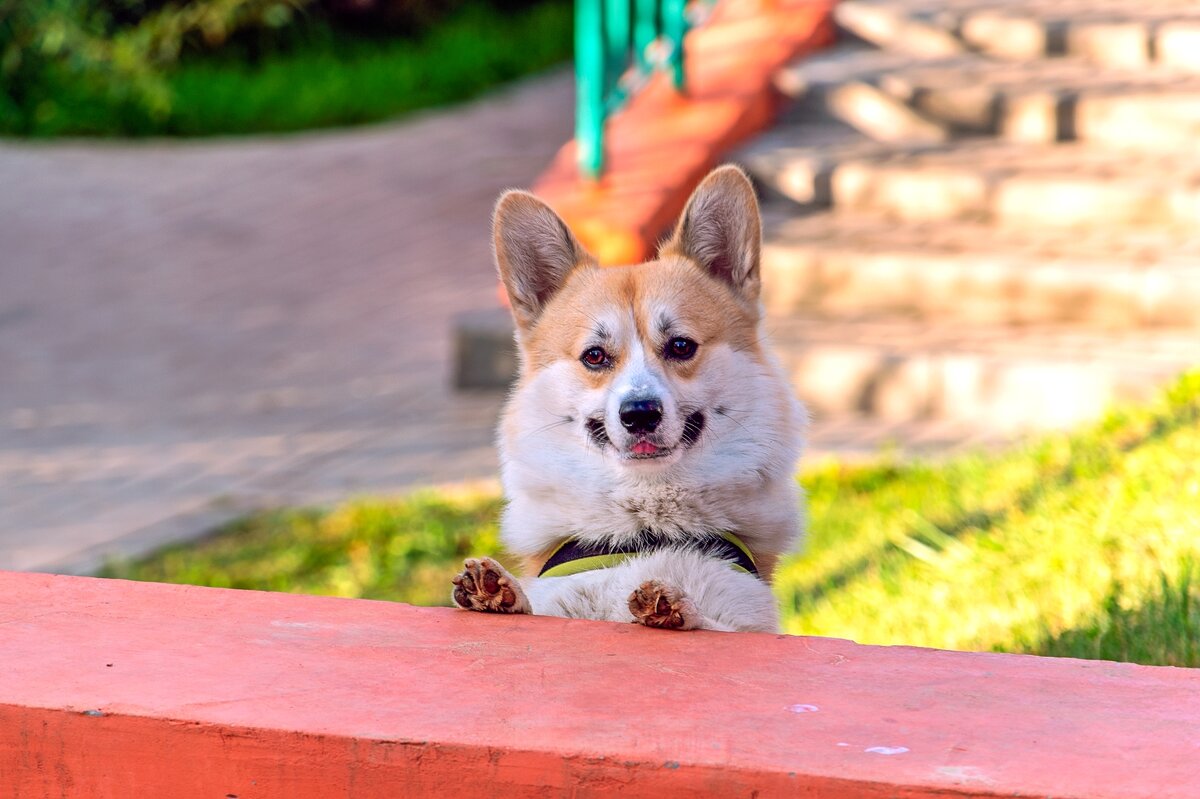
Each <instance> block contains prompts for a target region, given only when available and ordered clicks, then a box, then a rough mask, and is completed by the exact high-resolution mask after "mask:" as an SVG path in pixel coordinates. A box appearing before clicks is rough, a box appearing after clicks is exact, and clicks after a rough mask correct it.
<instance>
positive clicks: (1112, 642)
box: [109, 373, 1200, 666]
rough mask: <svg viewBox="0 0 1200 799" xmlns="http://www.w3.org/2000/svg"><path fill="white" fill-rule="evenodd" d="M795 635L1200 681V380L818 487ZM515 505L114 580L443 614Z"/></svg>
mask: <svg viewBox="0 0 1200 799" xmlns="http://www.w3.org/2000/svg"><path fill="white" fill-rule="evenodd" d="M802 482H803V483H804V485H805V487H806V489H807V490H808V494H809V502H810V515H811V522H810V530H811V532H810V535H809V546H808V549H807V550H806V551H805V552H804V553H802V554H800V555H796V556H793V557H791V558H789V559H787V560H786V561H784V562H783V564H782V565H781V567H780V569H779V571H778V574H777V581H776V591H777V593H778V595H779V598H780V601H781V604H782V607H783V612H784V625H785V629H786V630H787V631H788V632H792V633H804V634H815V635H828V636H836V637H841V638H850V639H853V640H856V641H859V642H862V643H878V644H912V645H920V646H934V647H944V648H952V649H971V650H999V651H1017V652H1034V653H1041V654H1050V655H1058V656H1071V657H1089V658H1105V659H1114V660H1133V661H1136V662H1143V663H1160V664H1170V665H1188V666H1200V609H1198V608H1200V567H1197V566H1194V565H1193V564H1198V563H1200V373H1196V374H1193V375H1190V376H1188V377H1185V378H1183V379H1182V380H1181V381H1180V382H1179V383H1178V384H1177V385H1176V386H1175V387H1174V388H1173V389H1172V390H1171V391H1169V392H1167V393H1165V394H1164V395H1163V397H1162V399H1161V400H1160V401H1159V402H1157V403H1155V404H1153V405H1151V406H1147V407H1143V408H1137V409H1130V410H1125V411H1121V412H1118V413H1114V414H1112V415H1111V416H1110V417H1109V418H1108V419H1106V420H1105V421H1104V422H1102V423H1100V424H1098V425H1095V426H1093V427H1091V428H1089V429H1086V430H1083V431H1081V432H1078V433H1076V434H1073V435H1052V436H1047V437H1044V438H1042V439H1039V440H1037V441H1034V442H1031V443H1029V444H1027V445H1025V446H1022V447H1018V448H1016V449H1013V450H1011V451H1009V452H1005V453H1002V454H998V455H983V454H979V455H971V456H966V457H962V458H958V459H955V460H953V461H950V462H948V463H944V464H937V465H933V464H921V463H918V464H899V463H894V462H890V461H884V462H880V463H876V464H873V465H867V466H837V465H827V466H823V467H819V468H817V469H814V470H811V471H809V472H807V473H806V474H805V475H803V477H802ZM499 503H500V500H499V497H498V496H497V495H496V494H495V493H494V492H489V491H484V492H475V493H467V494H449V493H443V494H429V493H426V494H418V495H414V496H412V497H408V498H401V499H394V500H364V501H358V502H352V503H348V504H346V505H344V506H341V507H339V508H336V509H334V510H332V511H329V512H319V511H289V512H280V513H274V514H265V515H259V516H255V517H252V518H250V519H247V520H245V521H243V522H241V523H240V524H238V525H235V526H234V527H232V528H230V529H229V530H227V531H225V532H224V533H222V534H221V535H219V536H217V537H215V538H212V539H210V540H208V541H205V542H202V543H200V544H197V545H194V546H192V547H186V548H176V549H173V550H170V551H168V552H165V553H162V554H160V555H158V556H155V557H152V558H149V559H147V560H145V561H143V562H141V563H138V564H133V565H124V566H118V567H113V568H112V569H110V570H109V574H110V575H115V576H127V577H133V578H135V579H149V580H166V581H171V582H189V583H198V584H204V585H224V586H232V587H244V588H263V589H269V590H291V591H302V592H313V593H330V594H336V595H339V596H368V597H374V598H390V599H398V600H402V601H408V602H416V603H421V604H431V603H436V604H445V603H446V601H447V599H448V597H447V590H446V587H447V585H448V578H449V576H450V575H451V574H452V572H453V569H454V567H455V566H456V565H457V561H458V560H460V559H461V558H462V557H463V556H464V555H466V554H468V553H494V552H497V551H498V541H497V531H496V515H497V512H498V510H499Z"/></svg>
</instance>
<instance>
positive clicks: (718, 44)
mask: <svg viewBox="0 0 1200 799" xmlns="http://www.w3.org/2000/svg"><path fill="white" fill-rule="evenodd" d="M833 5H834V0H719V1H718V3H717V5H716V10H715V11H714V13H713V16H712V18H711V19H710V20H709V21H708V22H706V23H705V24H704V25H703V26H702V27H699V28H697V29H695V30H693V31H692V32H690V33H689V34H688V35H687V38H686V39H685V43H684V49H685V50H686V52H687V60H686V65H685V66H686V73H687V79H686V85H687V91H686V92H685V93H682V94H681V93H679V92H677V91H676V90H675V87H674V84H673V82H672V80H671V77H670V76H669V75H666V74H659V75H657V76H656V77H655V78H653V79H652V80H651V81H650V82H649V83H648V84H647V86H646V87H645V88H644V89H642V90H641V91H640V92H639V93H638V94H637V95H636V96H634V97H633V99H632V100H631V101H630V102H629V104H628V105H627V106H626V107H625V108H624V109H623V110H621V111H620V112H619V113H617V114H616V115H615V116H613V117H611V118H610V119H609V121H608V123H607V128H606V133H605V142H606V144H605V159H606V160H605V167H604V173H603V175H602V176H601V178H600V180H598V181H593V180H588V179H585V178H581V177H580V174H579V169H578V152H577V149H576V146H575V144H574V143H573V142H571V143H568V144H567V145H566V146H564V147H563V148H562V150H561V151H560V152H559V153H558V156H557V157H556V158H555V160H554V162H553V163H552V164H551V165H550V166H549V168H547V170H546V171H545V172H544V173H543V174H542V175H541V177H539V178H538V180H537V182H536V183H535V184H534V186H533V190H534V192H535V193H536V194H538V195H539V196H541V197H542V198H543V199H544V200H546V201H547V202H548V203H549V204H550V205H551V206H553V207H554V209H555V210H556V211H558V213H559V214H561V215H562V216H563V218H564V219H566V220H567V222H568V223H569V224H570V225H571V229H572V230H574V231H575V233H576V235H578V236H579V238H580V240H581V241H582V242H583V244H584V246H585V247H587V248H588V250H590V251H591V252H592V254H594V255H595V256H597V257H598V258H599V259H600V261H601V263H605V264H628V263H637V262H639V261H642V260H645V259H646V258H649V257H652V256H653V254H654V248H655V245H656V244H657V242H658V241H659V239H660V237H661V236H662V234H663V233H664V232H666V231H667V228H668V227H669V226H670V225H671V224H673V223H674V222H675V220H676V218H677V217H678V216H679V213H680V212H681V211H682V210H683V205H684V203H685V202H686V201H687V198H688V195H689V194H690V193H691V191H692V189H694V188H695V187H696V184H697V183H699V182H700V179H701V178H703V177H704V175H705V174H706V173H707V172H708V171H709V170H710V169H712V168H713V167H714V166H716V165H717V164H719V163H721V162H722V160H723V159H724V158H725V157H726V155H727V153H728V152H729V151H730V150H731V149H732V148H734V147H735V146H737V145H738V144H740V143H741V142H743V141H745V140H746V139H748V138H749V137H751V136H753V135H754V134H756V133H759V132H761V131H762V130H763V129H765V128H767V127H769V126H770V124H771V123H772V122H773V121H774V119H775V114H776V112H777V111H778V109H779V106H780V96H779V93H778V92H777V91H776V89H775V87H774V77H775V74H776V72H777V70H778V69H779V68H780V67H782V66H783V65H784V64H786V63H787V62H788V61H790V60H791V59H793V58H796V57H798V56H801V55H803V54H805V53H808V52H811V51H813V50H816V49H818V48H820V47H824V46H826V45H828V44H829V43H831V42H832V41H833V37H834V28H833V21H832V8H833Z"/></svg>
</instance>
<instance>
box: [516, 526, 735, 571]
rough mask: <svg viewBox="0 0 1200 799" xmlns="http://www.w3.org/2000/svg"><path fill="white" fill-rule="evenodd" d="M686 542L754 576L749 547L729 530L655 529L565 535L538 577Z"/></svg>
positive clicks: (587, 568) (613, 563)
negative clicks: (613, 535)
mask: <svg viewBox="0 0 1200 799" xmlns="http://www.w3.org/2000/svg"><path fill="white" fill-rule="evenodd" d="M680 544H687V545H689V546H694V547H696V548H698V549H702V550H703V551H704V554H705V555H709V556H711V557H714V558H717V559H719V560H727V561H729V565H730V566H732V567H733V568H734V569H737V570H738V571H741V572H745V573H746V574H752V575H754V576H755V577H757V576H758V566H757V565H755V563H754V556H753V555H751V554H750V549H749V547H747V546H746V545H745V544H744V543H743V542H742V539H740V538H738V537H737V536H736V535H734V534H733V533H721V534H720V535H713V536H708V537H706V538H702V539H699V540H693V541H687V542H681V541H678V540H673V539H670V538H667V537H666V536H662V535H659V534H657V533H650V532H643V533H642V534H641V535H640V536H638V537H637V538H636V539H634V540H633V541H630V542H628V543H625V544H617V545H611V544H595V543H589V542H585V541H579V540H577V539H575V538H568V539H567V540H565V541H563V542H562V543H561V544H559V545H558V548H557V549H555V550H554V552H553V553H551V555H550V558H549V559H548V560H547V561H546V563H545V565H544V566H542V570H541V571H539V572H538V577H565V576H567V575H569V574H579V573H580V572H586V571H592V570H593V569H607V568H611V567H613V566H618V565H620V564H622V563H624V562H625V561H627V560H629V559H630V558H632V557H635V556H637V555H645V554H646V553H648V552H653V551H655V550H659V549H665V548H667V547H675V546H679V545H680Z"/></svg>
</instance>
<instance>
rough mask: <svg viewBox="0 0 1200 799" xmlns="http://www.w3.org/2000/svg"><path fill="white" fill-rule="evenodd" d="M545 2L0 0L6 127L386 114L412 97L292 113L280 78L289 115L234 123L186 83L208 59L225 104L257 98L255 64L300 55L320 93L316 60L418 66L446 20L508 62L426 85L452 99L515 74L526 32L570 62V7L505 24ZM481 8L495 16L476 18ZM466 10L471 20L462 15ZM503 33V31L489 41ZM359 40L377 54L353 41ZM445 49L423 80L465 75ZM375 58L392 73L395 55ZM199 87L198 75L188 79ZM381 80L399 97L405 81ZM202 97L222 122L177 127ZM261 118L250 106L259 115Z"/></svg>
mask: <svg viewBox="0 0 1200 799" xmlns="http://www.w3.org/2000/svg"><path fill="white" fill-rule="evenodd" d="M538 4H539V3H538V0H174V1H172V0H0V134H8V135H20V136H56V135H113V134H116V135H140V134H179V133H184V134H208V133H225V132H252V131H255V130H293V129H299V128H304V127H309V126H318V125H328V124H347V123H352V122H360V121H367V120H368V119H379V118H384V117H386V116H388V115H389V114H390V113H398V112H401V111H406V110H411V107H412V105H413V104H412V103H411V102H409V103H406V102H393V103H390V104H389V103H388V102H374V103H371V104H369V110H368V111H367V112H365V113H363V112H359V113H350V114H346V113H344V112H342V111H341V110H340V109H334V110H333V111H332V112H329V111H326V110H325V109H320V108H315V109H314V108H304V109H300V111H299V112H298V113H296V114H294V115H292V116H294V118H292V117H290V116H289V109H288V108H286V102H284V103H282V104H281V102H280V100H279V98H278V88H277V86H272V88H271V91H272V92H274V93H275V94H274V96H273V97H272V98H270V100H269V101H267V100H262V101H261V102H260V105H261V106H262V109H263V113H268V114H280V115H281V118H280V119H278V120H271V119H257V120H256V119H253V118H251V119H247V116H248V115H247V113H246V112H244V111H242V112H234V113H231V118H232V119H233V120H236V121H235V122H231V123H229V124H230V125H231V127H226V122H225V120H224V118H223V114H222V113H221V111H222V110H223V109H219V108H218V109H217V112H218V113H217V115H216V117H215V118H213V117H212V113H213V107H212V106H213V105H214V103H212V102H205V101H206V100H207V99H208V98H206V97H204V96H200V97H199V98H195V97H184V98H183V99H182V100H181V98H180V90H179V85H178V84H179V82H180V81H182V82H183V83H185V84H188V76H187V74H186V73H187V71H188V69H189V68H190V67H196V68H198V69H199V71H200V72H201V73H202V75H203V79H204V81H206V82H207V81H211V80H212V79H213V78H214V74H213V71H212V69H211V67H212V65H213V64H215V65H216V67H217V70H218V71H219V72H220V74H218V75H216V76H215V77H216V78H217V81H216V83H217V85H215V86H214V88H215V90H216V92H217V94H218V95H219V101H220V102H222V103H227V102H229V101H230V98H232V101H233V102H240V98H241V97H243V96H244V97H246V98H248V101H249V102H250V103H251V104H252V105H253V104H254V103H255V102H256V101H257V100H256V91H257V90H258V87H257V86H256V85H255V81H256V77H255V73H256V71H258V70H259V69H260V68H265V67H267V66H271V65H274V64H276V63H277V62H279V61H280V60H281V59H283V60H285V61H287V62H288V63H287V64H285V65H284V66H285V69H286V68H290V65H291V64H294V65H296V67H297V69H298V72H299V75H298V79H297V80H296V81H294V85H293V86H292V87H291V89H292V91H295V90H296V89H298V88H301V87H302V88H303V89H304V90H305V91H309V92H310V94H311V91H310V90H311V89H312V88H313V87H312V82H313V79H314V78H313V73H314V72H315V71H316V70H315V69H314V62H319V63H320V70H321V71H327V70H329V68H330V61H331V59H332V61H333V62H334V64H333V66H334V68H335V69H336V68H337V66H338V63H339V62H340V61H343V60H345V61H348V62H354V61H356V60H357V61H365V60H374V61H376V62H379V61H380V58H381V57H383V59H384V61H385V62H386V60H387V58H388V57H389V56H390V57H392V58H393V60H395V61H396V63H397V64H398V65H399V66H400V68H401V69H400V71H403V69H408V68H411V66H412V61H413V58H412V54H411V52H409V51H417V50H421V49H422V48H421V46H420V45H421V39H422V37H428V36H429V35H431V34H433V33H435V32H437V31H438V30H439V27H440V26H443V25H448V26H450V27H456V28H457V29H458V31H459V33H460V36H459V39H462V38H463V37H462V35H461V34H463V33H466V34H469V35H468V36H467V38H473V40H474V41H476V42H478V43H479V45H480V47H481V49H482V50H484V51H485V53H486V52H495V53H498V55H497V56H496V57H498V58H500V59H501V60H502V61H504V65H503V68H501V69H499V70H495V77H494V78H493V77H490V75H489V73H487V71H486V70H485V75H484V78H485V80H483V81H480V80H475V81H473V82H471V81H468V83H469V84H470V85H469V87H464V86H463V85H462V84H463V82H462V81H457V82H456V81H453V80H452V81H449V84H450V85H451V90H450V91H448V92H439V91H434V92H432V93H427V94H428V96H427V97H424V98H423V99H422V101H421V104H422V105H433V104H438V103H439V102H448V101H452V100H456V99H460V98H461V97H463V96H469V95H470V94H471V93H472V92H473V91H477V90H479V88H480V86H481V83H488V82H489V81H490V83H494V82H496V81H498V80H503V79H506V78H508V77H512V76H513V75H512V73H513V72H514V68H513V66H512V65H511V64H510V62H514V55H513V54H510V53H506V52H500V51H499V47H500V46H501V45H502V46H503V47H504V48H506V49H507V50H511V51H514V53H519V52H521V50H522V45H523V44H524V42H523V41H522V38H523V37H524V38H528V37H541V36H543V35H544V34H548V35H550V36H551V37H554V38H557V39H560V40H561V41H559V42H558V43H557V44H556V46H555V48H553V52H552V53H551V55H557V57H559V58H561V57H563V56H564V55H565V54H566V53H567V52H568V50H569V33H568V34H567V36H566V37H565V38H564V35H563V34H564V30H563V25H562V24H561V20H566V19H568V15H567V14H566V12H563V13H560V14H558V15H556V16H555V17H554V19H553V20H552V24H550V25H548V24H547V20H546V19H545V18H544V15H543V16H542V17H537V18H535V19H533V20H532V21H531V22H530V23H529V24H526V25H525V26H524V27H521V28H514V27H512V25H509V24H507V23H506V20H507V18H508V16H510V15H509V12H511V11H514V10H525V9H527V8H528V7H532V6H536V5H538ZM548 4H553V5H556V6H558V7H560V8H566V7H567V5H566V3H565V0H553V2H551V1H550V0H543V2H541V5H548ZM479 9H483V11H484V13H482V14H480V13H475V14H470V13H469V12H472V11H478V10H479ZM534 10H536V9H534ZM455 15H458V16H459V17H460V18H461V19H458V21H455V20H454V19H451V18H454V16H455ZM464 15H466V16H464ZM560 18H561V19H560ZM464 20H465V22H464ZM497 27H502V28H504V29H503V30H495V29H496V28H497ZM493 30H495V33H496V36H495V37H491V36H490V33H491V32H492V31H493ZM568 31H569V29H568ZM514 34H515V35H516V36H517V39H516V40H513V38H512V36H513V35H514ZM489 39H493V40H492V41H489ZM456 41H457V40H456ZM360 43H365V44H364V46H365V47H368V48H370V52H369V53H368V52H364V51H363V50H362V49H361V48H360V49H358V50H356V49H355V46H356V45H358V44H360ZM489 46H490V47H491V50H490V51H489V49H488V48H489ZM389 48H390V49H389ZM430 49H431V48H425V50H430ZM535 49H536V48H535ZM438 55H439V54H438V53H435V52H426V53H424V54H423V55H422V57H423V58H425V59H426V61H425V62H422V64H421V65H420V66H421V67H422V69H421V70H419V71H422V72H423V73H424V75H423V76H426V77H427V76H428V75H429V74H432V73H433V72H434V71H436V70H443V69H444V70H448V71H449V72H451V73H454V71H455V70H456V68H458V66H457V63H456V56H461V55H463V54H456V53H449V54H447V53H442V54H441V56H442V57H441V58H440V59H438ZM541 55H543V56H544V55H545V54H544V53H542V54H541ZM435 59H437V60H435ZM474 59H475V61H474V63H473V64H471V65H469V66H467V65H464V67H463V68H464V69H465V68H473V69H478V67H479V63H478V62H479V59H478V56H477V55H476V56H475V57H474ZM458 60H459V61H461V60H463V59H462V58H461V57H460V58H458ZM468 60H469V58H468ZM493 60H495V58H493ZM514 63H515V62H514ZM545 65H546V64H545V58H544V57H543V58H542V59H541V60H538V59H532V60H529V64H528V68H529V69H530V70H532V69H537V68H542V67H544V66H545ZM354 66H355V65H354V64H353V63H351V68H353V67H354ZM376 66H377V68H382V69H387V68H388V64H387V63H378V64H377V65H376ZM484 66H485V67H486V66H487V65H486V64H485V65H484ZM518 69H519V67H518ZM377 71H378V69H377ZM276 73H278V70H276ZM279 77H280V76H279V75H278V74H274V75H271V76H270V77H269V78H268V79H267V80H268V81H269V82H272V83H273V84H278V83H279ZM349 77H350V79H347V77H346V76H341V79H340V81H339V83H338V85H339V87H340V86H343V85H345V84H346V83H353V82H354V80H353V78H354V77H355V76H349ZM442 83H446V81H442ZM194 85H195V81H191V83H190V84H189V88H194ZM316 88H317V89H318V90H319V89H320V87H319V86H318V87H316ZM379 88H380V90H381V91H384V92H388V93H395V92H397V91H399V90H404V89H405V88H406V87H405V86H403V85H400V86H380V87H379ZM328 95H329V92H326V96H328ZM193 99H198V100H199V103H198V107H199V113H202V114H204V115H205V118H206V120H209V119H210V120H211V121H205V122H202V123H200V124H197V123H196V121H195V118H196V116H197V113H198V112H197V109H184V111H185V112H188V113H190V115H189V116H188V121H187V122H186V123H182V124H181V123H180V122H179V120H178V119H177V113H178V112H179V111H180V108H181V106H183V105H186V103H188V102H191V101H192V100H193ZM281 105H282V106H285V107H282V108H281ZM254 113H257V111H256V110H254V109H252V110H251V112H250V114H249V116H250V117H253V115H254Z"/></svg>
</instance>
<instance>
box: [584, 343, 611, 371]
mask: <svg viewBox="0 0 1200 799" xmlns="http://www.w3.org/2000/svg"><path fill="white" fill-rule="evenodd" d="M579 360H581V361H583V365H584V366H586V367H587V368H589V369H603V368H605V367H606V366H610V365H612V362H611V361H610V360H609V358H608V353H607V352H605V351H604V350H603V349H602V348H601V347H588V348H587V349H586V350H584V351H583V355H580V356H579Z"/></svg>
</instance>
